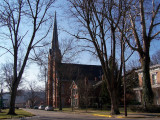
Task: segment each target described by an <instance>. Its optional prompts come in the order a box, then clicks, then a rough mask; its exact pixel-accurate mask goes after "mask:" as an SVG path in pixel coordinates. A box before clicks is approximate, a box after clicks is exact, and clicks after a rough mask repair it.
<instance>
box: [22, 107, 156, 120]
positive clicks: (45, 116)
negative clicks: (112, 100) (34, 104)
mask: <svg viewBox="0 0 160 120" xmlns="http://www.w3.org/2000/svg"><path fill="white" fill-rule="evenodd" d="M24 110H25V111H28V112H30V113H32V114H35V115H36V116H34V117H30V118H22V119H21V120H126V119H125V118H122V119H118V118H107V117H98V116H93V115H91V114H85V113H84V114H82V113H80V114H77V113H76V114H75V113H74V112H73V113H65V112H59V111H58V112H57V111H44V110H35V109H24ZM143 119H145V120H153V118H130V119H129V120H143ZM154 120H155V118H154ZM157 120H158V118H157Z"/></svg>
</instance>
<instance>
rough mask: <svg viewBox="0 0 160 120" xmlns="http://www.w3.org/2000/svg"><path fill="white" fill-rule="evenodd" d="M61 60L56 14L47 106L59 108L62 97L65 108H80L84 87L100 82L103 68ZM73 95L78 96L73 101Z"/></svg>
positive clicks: (49, 65)
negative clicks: (72, 106)
mask: <svg viewBox="0 0 160 120" xmlns="http://www.w3.org/2000/svg"><path fill="white" fill-rule="evenodd" d="M61 59H62V56H61V51H60V49H59V44H58V33H57V21H56V14H55V20H54V29H53V38H52V46H51V49H50V50H49V56H48V81H47V91H46V93H47V95H46V96H47V98H46V99H47V105H48V106H53V107H55V108H57V107H58V106H59V97H60V95H61V101H62V106H63V107H69V106H71V105H72V104H73V103H74V106H76V107H78V106H80V105H81V104H82V102H81V101H83V100H82V99H83V98H84V97H82V95H83V93H84V90H85V88H84V86H85V85H87V87H88V88H89V86H93V85H94V84H95V83H97V82H98V81H100V80H101V76H102V68H101V66H97V65H82V64H69V63H62V62H61ZM73 86H74V87H73ZM90 88H91V87H90ZM87 90H88V89H87ZM72 93H74V95H75V96H76V97H75V98H74V99H72ZM73 101H74V102H73Z"/></svg>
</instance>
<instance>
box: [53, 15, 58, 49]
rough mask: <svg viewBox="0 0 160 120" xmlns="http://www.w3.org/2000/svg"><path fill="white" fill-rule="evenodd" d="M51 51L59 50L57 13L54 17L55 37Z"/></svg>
mask: <svg viewBox="0 0 160 120" xmlns="http://www.w3.org/2000/svg"><path fill="white" fill-rule="evenodd" d="M51 49H52V50H53V52H55V50H56V49H59V45H58V31H57V19H56V12H55V16H54V26H53V37H52V48H51Z"/></svg>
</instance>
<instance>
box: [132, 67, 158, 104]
mask: <svg viewBox="0 0 160 120" xmlns="http://www.w3.org/2000/svg"><path fill="white" fill-rule="evenodd" d="M136 72H137V73H138V78H139V87H138V88H134V90H135V93H136V98H137V100H138V101H139V102H141V101H142V84H143V83H142V79H143V73H142V69H139V70H137V71H136ZM150 78H151V86H152V90H153V94H154V100H153V102H154V104H155V105H160V64H157V65H153V66H151V67H150Z"/></svg>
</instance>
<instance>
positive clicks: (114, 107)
mask: <svg viewBox="0 0 160 120" xmlns="http://www.w3.org/2000/svg"><path fill="white" fill-rule="evenodd" d="M117 90H118V89H117ZM117 90H116V89H112V90H111V91H110V98H111V114H112V115H117V114H120V112H119V108H118V99H117V97H118V95H117V93H118V92H117Z"/></svg>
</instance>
